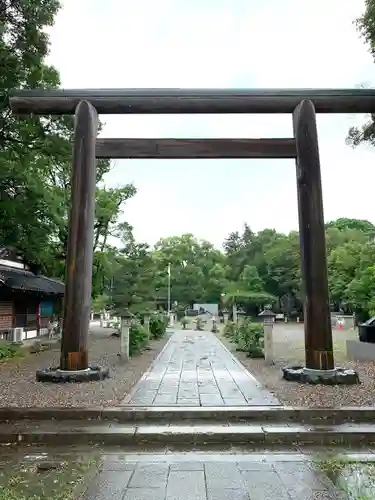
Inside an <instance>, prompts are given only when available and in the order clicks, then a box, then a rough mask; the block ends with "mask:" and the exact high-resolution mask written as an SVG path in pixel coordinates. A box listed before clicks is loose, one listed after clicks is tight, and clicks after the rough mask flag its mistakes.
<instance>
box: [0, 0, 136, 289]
mask: <svg viewBox="0 0 375 500" xmlns="http://www.w3.org/2000/svg"><path fill="white" fill-rule="evenodd" d="M58 9H59V2H58V1H56V0H25V1H23V2H15V1H10V0H5V1H3V2H2V3H1V4H0V26H1V28H2V29H1V32H0V60H1V66H2V71H1V74H0V245H1V246H5V247H11V248H14V249H15V250H17V251H18V252H20V253H21V254H22V255H23V256H24V258H25V259H26V260H27V261H29V262H30V263H31V264H34V265H36V266H37V267H38V268H39V269H40V270H41V271H42V272H44V273H45V274H48V275H51V276H55V277H59V278H63V277H64V275H65V258H66V247H67V239H68V214H69V209H70V176H71V155H72V140H73V129H74V120H73V117H71V116H63V117H38V116H32V117H27V118H22V119H21V118H18V117H16V116H15V115H13V114H12V113H11V111H10V109H9V106H8V94H9V91H10V90H11V89H13V88H39V87H43V88H56V87H58V86H59V85H60V81H59V74H58V72H57V71H56V69H55V68H53V67H51V66H48V65H46V64H45V57H46V55H47V54H48V47H49V39H48V36H47V34H46V32H45V28H46V27H48V26H51V25H52V24H53V19H54V16H55V15H56V13H57V11H58ZM109 169H110V162H109V161H107V160H101V161H98V162H97V182H98V183H99V184H101V186H100V187H98V188H97V192H96V221H95V238H94V242H93V245H94V251H95V255H94V269H93V284H94V287H93V293H94V296H95V294H97V293H101V292H102V291H103V290H102V287H101V286H100V283H104V282H105V279H104V274H105V273H106V272H107V271H108V269H109V268H110V267H111V266H109V264H108V262H109V259H108V256H106V255H105V254H106V250H107V239H108V236H110V235H112V234H113V233H115V232H116V231H117V223H118V219H119V216H120V215H121V208H122V206H123V204H124V202H125V201H126V200H127V199H129V198H130V197H132V196H134V195H135V192H136V190H135V188H134V186H132V185H131V184H129V185H126V186H123V187H119V188H116V189H106V187H105V186H104V185H103V182H102V181H103V176H104V175H105V174H106V173H107V172H108V171H109Z"/></svg>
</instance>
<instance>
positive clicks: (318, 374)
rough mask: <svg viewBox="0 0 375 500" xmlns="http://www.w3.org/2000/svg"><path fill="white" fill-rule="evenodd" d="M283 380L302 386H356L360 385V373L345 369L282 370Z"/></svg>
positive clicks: (300, 368) (291, 367)
mask: <svg viewBox="0 0 375 500" xmlns="http://www.w3.org/2000/svg"><path fill="white" fill-rule="evenodd" d="M282 372H283V379H285V380H288V381H290V382H299V383H300V384H321V385H355V384H360V380H359V376H358V373H357V372H356V371H354V370H350V369H345V368H334V369H333V370H312V369H310V368H306V367H304V366H289V367H286V368H282Z"/></svg>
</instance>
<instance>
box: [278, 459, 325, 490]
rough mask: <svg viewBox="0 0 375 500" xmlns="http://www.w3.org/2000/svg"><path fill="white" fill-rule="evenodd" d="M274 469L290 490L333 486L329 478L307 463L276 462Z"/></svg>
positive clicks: (318, 488)
mask: <svg viewBox="0 0 375 500" xmlns="http://www.w3.org/2000/svg"><path fill="white" fill-rule="evenodd" d="M274 469H275V471H276V472H277V474H278V475H279V477H280V479H281V481H282V483H283V484H284V486H285V487H286V488H287V489H288V490H294V491H296V492H299V491H301V490H304V489H310V490H317V491H324V490H325V489H326V487H327V486H331V487H332V488H333V484H332V483H331V482H330V481H329V479H328V478H325V477H324V476H323V475H322V474H318V472H316V471H314V470H313V469H312V468H310V467H309V466H308V465H307V464H303V463H302V464H301V463H293V462H289V463H275V464H274Z"/></svg>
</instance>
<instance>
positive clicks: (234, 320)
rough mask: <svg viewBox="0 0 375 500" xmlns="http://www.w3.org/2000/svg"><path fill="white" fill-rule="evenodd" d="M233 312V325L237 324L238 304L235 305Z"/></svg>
mask: <svg viewBox="0 0 375 500" xmlns="http://www.w3.org/2000/svg"><path fill="white" fill-rule="evenodd" d="M232 311H233V323H237V305H236V304H233V308H232Z"/></svg>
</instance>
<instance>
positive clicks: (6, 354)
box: [0, 341, 24, 361]
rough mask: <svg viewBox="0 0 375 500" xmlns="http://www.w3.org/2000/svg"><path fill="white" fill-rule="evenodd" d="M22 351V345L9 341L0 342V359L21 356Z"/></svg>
mask: <svg viewBox="0 0 375 500" xmlns="http://www.w3.org/2000/svg"><path fill="white" fill-rule="evenodd" d="M23 354H24V352H23V350H22V347H21V346H20V345H18V344H11V343H9V342H4V341H1V342H0V361H5V360H6V359H10V358H16V357H21V356H23Z"/></svg>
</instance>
